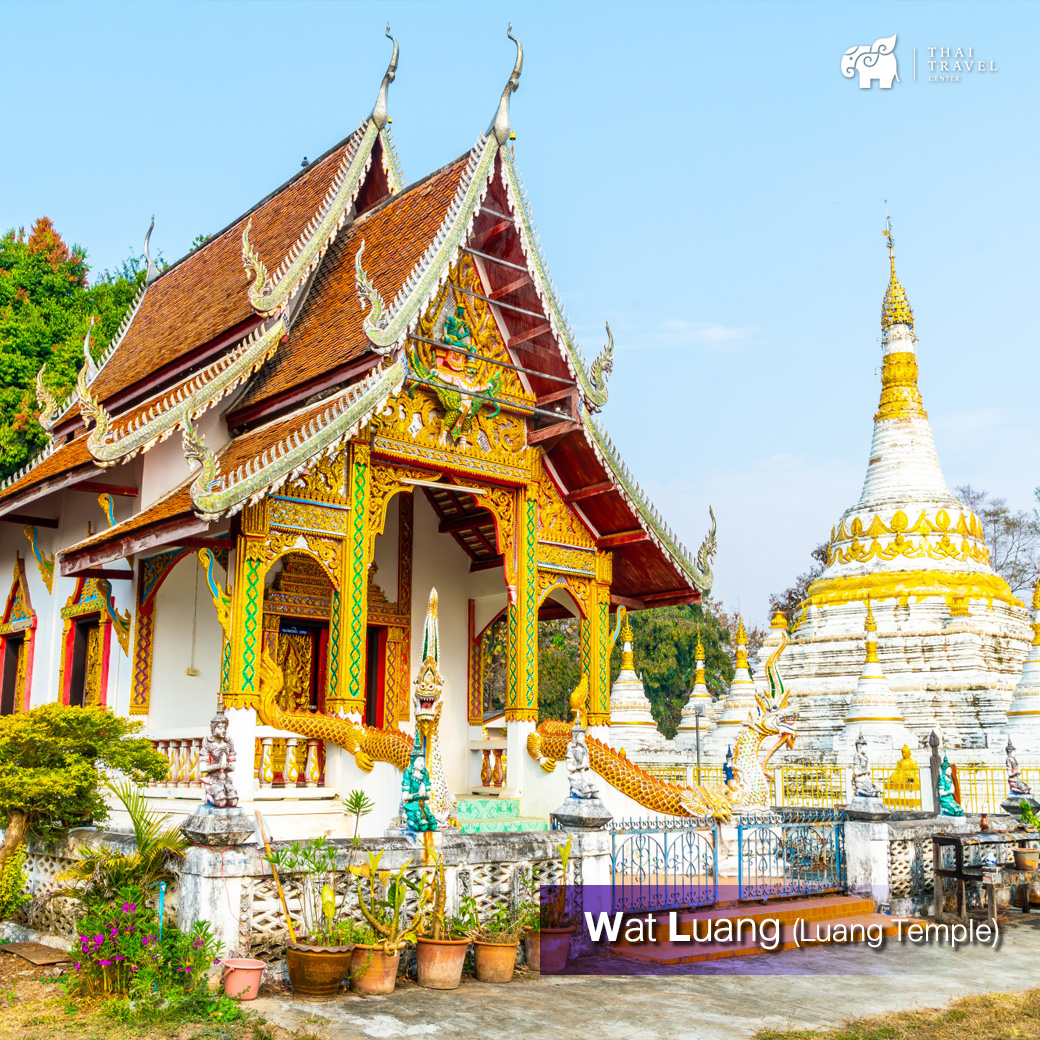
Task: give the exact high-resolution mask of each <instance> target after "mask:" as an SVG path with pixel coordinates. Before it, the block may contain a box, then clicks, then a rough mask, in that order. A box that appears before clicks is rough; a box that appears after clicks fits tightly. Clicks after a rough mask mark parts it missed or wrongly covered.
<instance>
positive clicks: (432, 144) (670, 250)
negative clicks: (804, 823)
mask: <svg viewBox="0 0 1040 1040" xmlns="http://www.w3.org/2000/svg"><path fill="white" fill-rule="evenodd" d="M3 13H4V19H3V24H4V36H5V37H6V44H7V45H6V46H5V47H4V71H5V81H6V85H7V93H8V104H7V105H6V106H5V117H6V118H5V123H6V125H5V129H4V133H3V135H2V136H0V227H3V228H6V227H11V226H18V225H22V224H24V225H28V224H30V223H31V222H32V220H33V219H35V218H36V217H37V216H40V215H41V214H46V215H48V216H50V217H51V218H52V219H53V220H54V221H55V223H56V225H57V227H58V229H59V230H60V231H61V233H62V234H63V235H64V236H65V237H66V238H67V239H70V240H72V241H74V242H78V243H80V244H82V245H84V246H86V247H87V249H88V251H89V254H90V260H91V263H92V264H93V265H94V266H95V267H96V268H98V269H102V268H105V267H109V266H113V265H115V264H118V262H119V261H120V260H121V259H123V258H124V257H125V256H127V255H128V254H130V253H131V252H139V251H140V242H141V239H142V236H143V232H144V230H145V228H146V227H147V224H148V220H149V217H150V216H151V214H152V213H153V212H154V213H155V215H156V230H155V234H154V236H153V245H156V246H158V247H159V248H161V249H162V251H163V254H164V255H165V257H166V258H167V259H168V260H173V259H176V258H177V257H179V256H181V255H182V254H183V253H184V252H185V251H186V250H187V248H188V246H189V244H190V242H191V240H192V239H193V238H194V237H195V236H196V235H198V234H199V233H201V232H205V233H211V232H213V231H216V230H218V229H220V228H222V227H223V226H225V225H226V224H227V223H229V222H230V221H231V220H233V219H234V218H235V217H237V216H238V215H239V214H240V213H241V212H242V211H243V210H245V209H246V208H248V207H249V206H250V205H252V204H253V203H254V202H255V201H256V200H258V199H259V198H260V197H262V196H263V195H265V194H266V193H267V192H268V191H270V190H271V189H272V188H274V187H275V186H277V185H278V184H280V183H281V182H282V181H283V180H285V179H286V178H287V177H289V176H291V175H292V174H293V173H294V172H295V171H296V170H297V169H298V168H299V164H300V160H301V158H302V157H303V156H304V155H307V156H310V157H311V158H314V157H315V156H317V155H318V154H320V153H321V152H323V151H324V150H325V149H326V148H328V147H329V146H330V145H331V144H333V143H334V142H336V141H338V140H339V139H340V138H342V137H344V136H345V135H346V134H347V133H349V132H350V131H351V130H352V129H353V128H354V127H355V126H356V125H357V124H358V122H360V120H361V119H362V118H363V117H364V116H366V115H367V114H368V112H369V110H370V109H371V105H372V102H373V100H374V97H375V92H376V89H377V87H378V84H379V80H380V78H381V76H382V73H383V70H384V69H385V67H386V62H387V58H388V50H389V45H388V43H387V41H386V40H385V39H384V38H383V35H382V31H383V26H384V24H385V23H386V21H387V20H388V19H389V21H390V22H391V24H392V28H393V30H394V32H395V34H396V35H397V36H398V38H399V40H400V44H401V65H400V69H399V71H398V76H397V80H396V82H395V83H394V85H393V87H392V89H391V94H390V109H391V114H392V116H393V133H394V138H395V141H396V143H397V147H398V150H399V152H400V154H401V160H402V163H403V166H404V169H405V174H406V176H407V177H408V178H409V180H415V179H418V178H420V177H422V176H424V175H425V174H426V173H428V172H430V171H431V170H433V169H435V168H437V167H439V166H441V165H442V164H444V163H445V162H447V161H448V160H450V159H452V158H454V157H455V156H456V155H458V154H460V153H461V152H463V151H465V150H466V149H468V148H469V147H470V146H471V145H472V144H473V142H474V141H475V139H476V137H477V134H478V133H479V132H480V131H481V130H483V129H484V128H485V127H486V125H487V123H488V121H489V119H490V118H491V115H492V114H493V112H494V109H495V106H496V104H497V100H498V96H499V93H500V91H501V89H502V85H503V83H504V82H505V79H506V77H507V76H508V74H509V72H510V70H511V68H512V62H513V51H512V45H511V44H509V42H508V41H507V40H506V39H505V34H504V31H505V25H506V22H507V21H508V20H510V19H511V20H512V22H513V26H514V30H515V31H516V32H517V34H518V35H519V36H520V38H521V39H522V41H523V43H524V48H525V65H524V73H523V78H522V81H521V85H520V90H519V92H518V93H517V94H516V95H515V97H514V99H513V104H512V123H513V126H514V128H515V130H516V133H517V141H516V155H517V159H518V162H519V165H520V168H521V170H522V171H523V173H524V176H525V180H526V183H527V187H528V190H529V193H530V198H531V202H532V205H533V208H534V213H535V217H536V219H537V221H538V223H539V226H540V228H541V232H542V241H543V245H544V247H545V250H546V254H547V257H548V260H549V264H550V266H551V268H552V271H553V274H554V277H555V280H556V282H557V285H558V287H559V289H560V291H561V294H562V296H563V298H564V301H565V304H566V307H567V310H568V313H569V315H570V317H571V320H572V322H573V324H574V326H575V329H576V330H577V332H578V335H579V339H580V340H581V342H582V344H583V346H584V348H585V351H586V353H587V354H588V355H590V356H591V355H592V354H594V353H595V352H596V351H597V350H598V349H599V346H600V345H601V343H602V340H603V332H602V329H603V322H604V320H605V319H609V320H610V322H611V327H612V328H613V330H614V333H615V341H616V343H617V346H618V353H617V359H616V363H615V366H614V374H613V383H612V386H611V401H610V404H609V405H608V407H607V410H606V412H605V419H606V422H607V425H608V427H609V429H610V431H611V434H612V435H613V437H614V440H615V442H616V443H617V444H618V445H619V447H620V448H621V450H622V452H623V453H624V455H625V457H626V458H627V460H628V462H629V463H630V465H631V468H632V469H633V471H634V472H635V474H636V475H637V478H638V479H640V481H641V482H642V483H643V485H644V487H646V488H647V489H648V490H649V492H650V494H651V496H652V497H653V498H654V500H655V501H656V502H657V503H658V505H659V506H660V507H661V509H662V511H663V512H664V513H665V515H666V516H667V517H668V518H669V520H670V521H671V522H672V524H673V526H674V527H675V528H676V529H677V531H678V532H679V533H680V535H681V536H682V537H683V538H684V539H685V540H686V542H687V544H688V545H689V546H690V548H691V549H696V547H697V545H698V544H699V542H700V539H701V537H702V536H703V533H704V530H705V527H706V522H707V506H708V503H709V502H711V503H713V504H714V507H715V512H716V515H717V516H718V520H719V555H718V560H717V565H716V575H717V580H716V591H717V593H718V594H719V595H720V596H721V597H722V599H723V600H724V601H725V602H726V603H727V604H728V605H733V606H735V605H737V604H738V602H739V604H740V606H741V607H742V608H743V609H744V610H745V612H746V613H747V614H749V615H750V616H751V617H752V618H753V619H756V620H760V619H762V618H764V616H765V601H766V597H767V595H768V593H769V592H771V591H773V590H775V589H778V588H781V587H783V586H784V585H786V584H787V583H788V582H789V580H790V579H791V578H793V577H794V575H795V574H797V573H798V572H799V571H801V570H804V569H805V567H806V566H807V565H808V563H809V559H808V553H809V551H810V550H811V549H812V548H813V546H814V545H815V544H817V542H819V541H821V540H823V539H824V538H825V537H826V536H827V534H828V533H829V531H830V527H831V525H832V524H833V523H834V522H835V520H836V519H837V518H838V516H840V514H841V513H842V511H843V510H844V509H845V508H846V507H847V506H848V505H850V504H851V503H852V502H853V501H854V500H855V499H856V498H857V497H858V494H859V489H860V484H861V482H862V477H863V471H864V468H865V466H866V462H867V453H868V449H869V438H870V424H871V415H872V413H873V411H874V408H875V406H876V402H877V394H878V370H879V367H880V361H879V359H880V346H879V313H880V305H881V297H882V294H883V292H884V288H885V283H886V278H887V270H886V267H887V265H886V261H885V253H884V249H883V239H882V236H881V230H882V225H883V219H884V200H885V199H887V200H888V205H889V209H890V211H891V213H892V218H893V224H894V229H895V238H896V243H897V257H898V265H899V273H900V276H901V278H902V280H903V282H904V284H905V285H906V287H907V290H908V292H909V295H910V299H911V303H912V304H913V307H914V311H915V315H916V319H917V332H918V335H919V337H920V341H919V344H918V350H919V356H920V363H921V376H920V382H921V388H922V392H923V394H924V399H925V405H926V407H927V408H928V410H929V413H930V416H931V419H932V422H933V428H934V430H935V436H936V441H937V446H938V450H939V456H940V460H941V461H942V464H943V469H944V472H945V475H946V478H947V482H948V483H949V484H950V486H951V487H953V486H954V485H958V484H962V483H969V482H970V483H972V484H974V485H975V486H977V487H979V486H981V487H985V488H987V489H988V490H990V491H991V492H994V493H999V494H1003V495H1006V496H1007V498H1008V499H1009V501H1010V502H1011V503H1012V504H1013V505H1015V506H1020V507H1031V506H1032V489H1033V487H1034V485H1035V484H1040V477H1038V476H1037V474H1036V473H1035V471H1034V470H1035V467H1034V461H1033V460H1034V459H1035V458H1036V456H1037V453H1038V449H1040V437H1038V435H1037V430H1036V423H1035V421H1034V420H1033V418H1032V414H1033V410H1034V401H1033V399H1034V396H1035V393H1036V391H1035V387H1036V386H1037V375H1038V372H1037V368H1038V363H1037V360H1036V359H1037V353H1036V350H1035V346H1034V337H1035V335H1036V333H1035V319H1034V315H1033V313H1032V311H1033V306H1034V299H1035V293H1034V286H1035V285H1036V283H1037V279H1038V274H1040V271H1038V260H1037V254H1036V250H1035V249H1034V248H1033V243H1034V242H1035V241H1036V240H1037V237H1038V230H1040V229H1038V223H1040V217H1038V210H1037V203H1036V201H1035V199H1036V183H1037V173H1038V145H1037V133H1036V115H1035V113H1036V111H1037V110H1038V100H1040V99H1038V92H1040V85H1038V84H1040V80H1038V76H1037V73H1038V69H1040V61H1038V59H1037V56H1036V49H1035V40H1036V37H1037V29H1038V26H1040V9H1038V7H1037V6H1036V5H1033V4H1027V3H1015V4H1004V5H1001V4H994V3H989V4H971V3H963V4H938V3H927V4H916V3H899V4H895V3H866V4H840V5H839V4H813V3H793V4H789V3H780V2H774V3H761V4H758V3H731V4H717V3H704V4H697V3H683V4H659V3H651V2H641V3H638V4H620V3H616V4H611V3H597V4H581V3H552V4H548V3H547V4H537V3H522V2H514V3H510V4H502V3H481V4H477V3H432V2H431V3H422V4H420V3H404V4H402V3H350V4H346V3H332V2H329V3H305V2H293V3H249V2H247V0H240V2H238V3H208V4H202V3H195V4H159V3H155V4H148V5H145V4H129V3H128V4H92V3H76V4H62V3H48V4H26V5H18V4H14V3H8V4H6V5H5V6H4V12H3ZM892 33H897V34H898V41H897V45H896V55H897V57H898V59H899V74H900V79H901V82H899V83H897V84H895V85H894V86H893V88H892V89H891V90H880V89H879V88H878V87H877V86H875V87H874V88H872V89H870V90H861V89H859V88H858V86H857V84H856V82H855V81H854V80H847V79H844V78H843V77H842V75H841V72H840V60H841V56H842V53H843V52H844V51H845V50H846V49H848V48H849V47H851V46H853V45H858V44H869V43H872V42H873V41H874V40H875V39H877V38H879V37H882V36H889V35H891V34H892ZM929 47H951V48H956V47H961V48H963V49H965V51H966V49H967V48H968V47H971V48H973V55H974V59H979V58H981V59H983V60H985V61H986V62H987V65H988V63H989V62H990V61H993V62H995V63H996V65H997V71H996V72H992V73H991V72H986V73H983V74H981V75H979V74H976V73H972V74H970V75H969V74H966V75H965V76H964V77H962V81H961V82H959V83H929V82H927V69H926V67H925V66H923V64H922V62H923V61H927V48H929ZM914 48H916V49H917V52H918V79H917V82H913V80H912V52H913V49H914Z"/></svg>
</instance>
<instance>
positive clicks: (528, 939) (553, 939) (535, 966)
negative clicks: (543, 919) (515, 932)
mask: <svg viewBox="0 0 1040 1040" xmlns="http://www.w3.org/2000/svg"><path fill="white" fill-rule="evenodd" d="M573 934H574V927H573V925H572V926H571V927H570V928H543V929H542V930H541V931H540V932H528V933H527V935H525V936H524V945H525V947H526V949H527V966H528V967H529V968H530V969H531V971H544V972H547V973H549V974H552V973H554V972H561V971H563V969H564V968H565V967H567V957H568V956H569V955H570V949H571V936H572V935H573Z"/></svg>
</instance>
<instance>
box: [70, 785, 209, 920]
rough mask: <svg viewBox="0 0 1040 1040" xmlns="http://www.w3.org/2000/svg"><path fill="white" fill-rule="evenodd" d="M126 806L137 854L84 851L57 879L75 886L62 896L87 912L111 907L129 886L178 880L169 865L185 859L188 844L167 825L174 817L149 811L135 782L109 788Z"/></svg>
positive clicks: (145, 886)
mask: <svg viewBox="0 0 1040 1040" xmlns="http://www.w3.org/2000/svg"><path fill="white" fill-rule="evenodd" d="M106 786H107V787H108V790H109V791H111V792H112V793H113V794H114V795H115V796H116V797H117V798H118V799H119V800H120V801H121V802H122V803H123V805H124V807H125V808H126V811H127V814H128V815H129V816H130V823H131V825H132V826H133V829H134V850H133V851H132V852H129V853H123V852H121V851H120V850H119V849H118V848H116V847H115V846H112V845H108V844H102V845H100V846H97V847H95V848H90V849H87V850H82V849H81V850H80V852H79V858H78V859H77V861H76V863H75V864H73V866H71V867H69V868H68V869H67V870H65V871H63V872H62V873H61V874H59V875H58V880H59V881H68V882H71V884H70V885H69V886H68V887H66V888H64V889H62V890H61V892H60V893H59V894H60V895H64V896H74V897H75V898H77V899H79V900H80V902H82V903H83V904H84V905H85V906H87V907H88V908H98V907H102V906H106V905H107V904H109V903H111V902H112V901H113V900H114V899H115V898H116V895H117V893H118V892H120V891H122V890H123V889H125V888H128V887H134V886H136V887H137V888H140V889H141V890H142V891H144V892H148V891H150V890H151V888H152V887H153V886H154V885H157V884H158V883H159V882H160V881H166V882H170V881H172V880H173V878H174V875H173V873H172V872H171V870H170V861H171V860H173V859H180V858H183V856H184V854H185V852H187V851H188V841H187V839H186V838H185V837H184V835H183V834H182V833H181V830H180V828H179V827H174V826H166V825H165V824H166V821H167V820H169V819H170V818H171V817H170V815H169V813H166V814H164V815H162V816H160V815H159V814H158V813H154V812H152V811H151V810H149V808H148V800H147V799H146V798H145V797H144V796H143V795H142V794H141V792H140V789H138V788H137V787H135V786H134V785H132V784H130V783H125V782H124V783H123V784H121V785H120V786H118V787H117V786H113V785H106Z"/></svg>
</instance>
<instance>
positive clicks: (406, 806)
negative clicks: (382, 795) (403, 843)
mask: <svg viewBox="0 0 1040 1040" xmlns="http://www.w3.org/2000/svg"><path fill="white" fill-rule="evenodd" d="M429 795H430V774H429V771H428V770H427V768H426V754H425V752H424V750H423V740H422V736H421V734H419V733H416V734H415V744H414V746H413V747H412V758H411V761H410V762H409V763H408V768H407V769H406V770H405V771H404V778H403V779H402V780H401V812H402V814H403V815H404V818H405V822H406V823H407V825H408V829H409V830H411V831H435V830H436V829H437V817H436V816H434V815H433V811H432V810H431V809H430V807H429V805H428V804H427V799H428V798H429Z"/></svg>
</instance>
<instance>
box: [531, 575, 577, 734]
mask: <svg viewBox="0 0 1040 1040" xmlns="http://www.w3.org/2000/svg"><path fill="white" fill-rule="evenodd" d="M580 681H581V611H580V610H579V609H578V605H577V603H576V602H575V601H574V597H573V596H572V595H571V593H570V592H568V591H567V589H566V588H564V587H562V586H561V587H558V588H554V589H552V590H551V591H550V592H549V594H548V596H546V598H545V599H544V600H543V601H542V604H541V606H540V607H539V608H538V721H539V722H544V721H545V720H546V719H562V720H564V721H566V722H570V721H571V720H572V719H573V715H572V714H571V707H570V703H571V694H572V693H573V691H574V688H575V687H576V686H577V685H578V683H579V682H580Z"/></svg>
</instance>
